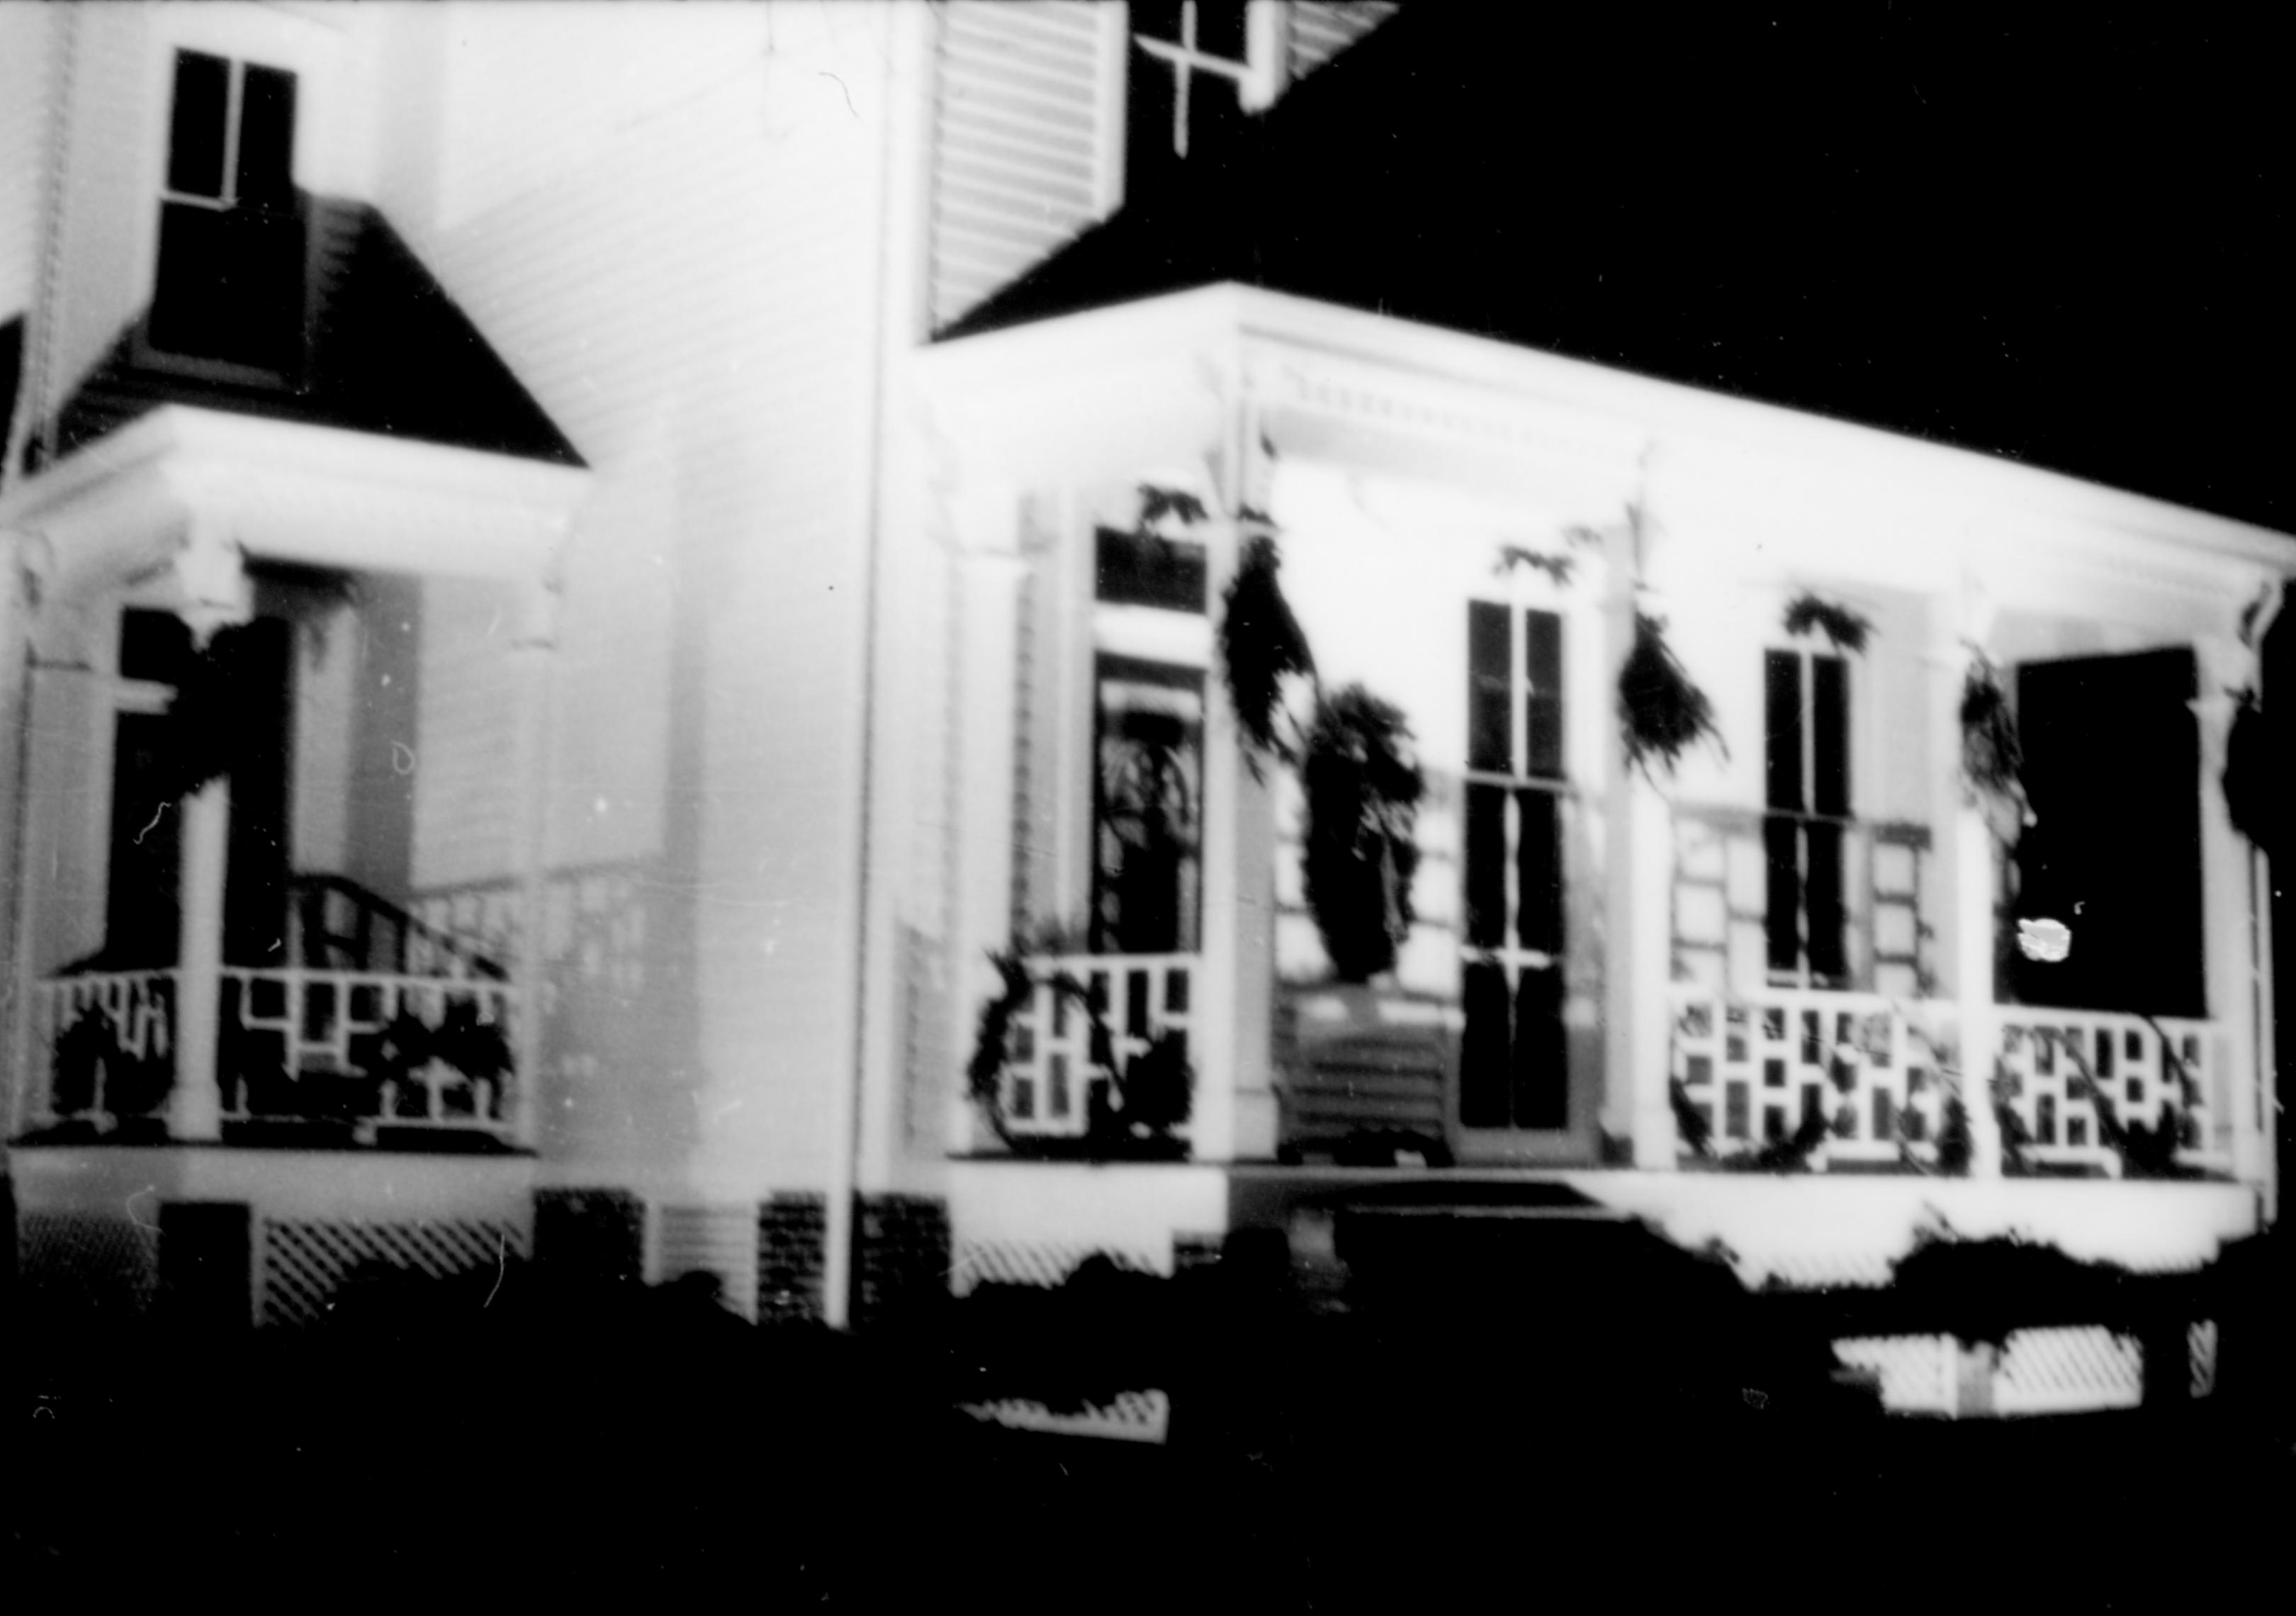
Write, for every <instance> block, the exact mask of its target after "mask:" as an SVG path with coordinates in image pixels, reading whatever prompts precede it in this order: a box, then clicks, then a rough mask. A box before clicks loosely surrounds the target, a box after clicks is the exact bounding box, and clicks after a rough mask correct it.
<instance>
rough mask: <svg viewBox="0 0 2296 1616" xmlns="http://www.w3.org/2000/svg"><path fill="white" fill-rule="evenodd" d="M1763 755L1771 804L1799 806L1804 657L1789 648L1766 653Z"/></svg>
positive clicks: (1763, 670) (1788, 806)
mask: <svg viewBox="0 0 2296 1616" xmlns="http://www.w3.org/2000/svg"><path fill="white" fill-rule="evenodd" d="M1762 691H1763V694H1762V702H1763V714H1764V727H1763V736H1764V739H1763V747H1764V751H1763V756H1764V759H1766V761H1767V777H1768V783H1769V805H1770V807H1772V808H1800V807H1801V806H1802V794H1801V659H1800V657H1798V656H1796V655H1794V654H1793V653H1792V652H1787V651H1771V652H1764V653H1763V657H1762Z"/></svg>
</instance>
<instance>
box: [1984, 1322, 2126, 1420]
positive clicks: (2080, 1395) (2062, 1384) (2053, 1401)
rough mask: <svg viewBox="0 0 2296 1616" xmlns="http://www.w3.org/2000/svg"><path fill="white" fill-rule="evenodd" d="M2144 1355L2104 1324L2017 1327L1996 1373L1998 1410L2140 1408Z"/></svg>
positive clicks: (2035, 1411)
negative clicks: (2057, 1327) (2035, 1328)
mask: <svg viewBox="0 0 2296 1616" xmlns="http://www.w3.org/2000/svg"><path fill="white" fill-rule="evenodd" d="M2143 1397H2144V1350H2143V1349H2141V1348H2140V1347H2138V1345H2137V1344H2136V1342H2135V1341H2130V1340H2128V1338H2127V1337H2125V1336H2118V1335H2115V1334H2114V1333H2112V1331H2110V1330H2107V1329H2105V1328H2103V1326H2102V1325H2080V1326H2077V1327H2074V1328H2071V1329H2051V1330H2019V1331H2015V1332H2013V1333H2012V1334H2011V1335H2010V1337H2009V1340H2008V1342H2007V1345H2006V1346H2005V1349H2004V1350H2003V1352H2002V1354H2001V1362H2000V1366H1999V1367H1998V1368H1997V1369H1996V1370H1995V1372H1994V1376H1993V1407H1994V1410H1995V1412H1996V1413H1998V1414H2069V1413H2072V1412H2075V1411H2077V1410H2086V1409H2094V1408H2134V1407H2136V1405H2137V1404H2138V1402H2139V1401H2141V1400H2142V1399H2143Z"/></svg>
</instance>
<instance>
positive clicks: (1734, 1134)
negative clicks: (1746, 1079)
mask: <svg viewBox="0 0 2296 1616" xmlns="http://www.w3.org/2000/svg"><path fill="white" fill-rule="evenodd" d="M1746 1107H1747V1094H1746V1086H1745V1085H1744V1084H1743V1083H1725V1084H1724V1085H1723V1086H1722V1136H1723V1137H1724V1138H1726V1139H1743V1138H1744V1137H1745V1136H1746Z"/></svg>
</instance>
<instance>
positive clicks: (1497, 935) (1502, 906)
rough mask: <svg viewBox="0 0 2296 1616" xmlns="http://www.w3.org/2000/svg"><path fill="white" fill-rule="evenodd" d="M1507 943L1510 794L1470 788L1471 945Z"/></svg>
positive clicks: (1482, 787)
mask: <svg viewBox="0 0 2296 1616" xmlns="http://www.w3.org/2000/svg"><path fill="white" fill-rule="evenodd" d="M1505 940H1506V792H1505V790H1504V789H1503V788H1502V787H1499V786H1496V785H1470V786H1469V787H1467V944H1468V946H1469V947H1474V948H1496V947H1498V946H1499V945H1500V944H1501V943H1503V942H1505Z"/></svg>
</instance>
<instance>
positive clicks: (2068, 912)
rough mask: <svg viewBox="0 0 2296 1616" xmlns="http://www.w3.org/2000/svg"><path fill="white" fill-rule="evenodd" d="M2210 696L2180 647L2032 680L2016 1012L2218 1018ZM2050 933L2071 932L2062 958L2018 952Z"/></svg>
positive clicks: (2013, 949) (2012, 935) (2020, 691)
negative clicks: (2206, 915) (2203, 815)
mask: <svg viewBox="0 0 2296 1616" xmlns="http://www.w3.org/2000/svg"><path fill="white" fill-rule="evenodd" d="M2195 688H2196V681H2195V678H2194V665H2193V655H2192V652H2189V651H2185V650H2181V649H2179V650H2171V651H2154V652H2143V653H2141V654H2138V655H2134V656H2112V657H2082V658H2079V659H2075V660H2065V661H2054V662H2030V663H2027V664H2025V665H2023V666H2022V667H2021V668H2020V669H2018V670H2017V727H2018V734H2019V737H2020V739H2021V741H2022V742H2023V745H2024V750H2025V767H2024V779H2025V789H2026V792H2027V794H2028V795H2029V796H2030V799H2031V800H2032V808H2033V813H2034V816H2035V820H2034V823H2033V824H2030V825H2029V826H2027V827H2026V829H2025V831H2024V833H2023V834H2022V835H2021V837H2020V839H2019V841H2018V845H2017V852H2016V859H2015V867H2016V877H2017V879H2016V893H2015V897H2014V898H2013V900H2012V903H2011V912H2010V925H2009V927H2008V929H2007V931H2008V940H2009V942H2010V944H2011V946H2010V947H2008V948H2007V949H2006V950H2005V955H2006V966H2005V979H2006V980H2005V982H2004V983H2003V986H2004V987H2005V988H2006V989H2007V993H2008V996H2009V997H2013V998H2014V999H2015V1000H2016V1001H2017V1002H2019V1003H2021V1004H2027V1005H2052V1006H2061V1007H2063V1008H2066V1009H2074V1010H2119V1011H2127V1012H2133V1013H2144V1014H2148V1015H2172V1016H2190V1017H2195V1018H2197V1017H2200V1016H2202V1015H2204V1014H2206V1013H2207V1011H2206V1005H2207V996H2206V991H2205V988H2204V982H2205V980H2206V979H2205V974H2204V971H2203V960H2202V923H2201V820H2200V732H2199V727H2198V725H2197V722H2196V721H2195V719H2194V715H2193V710H2192V707H2191V705H2190V703H2191V702H2192V701H2193V698H2194V691H2195ZM2049 921H2054V922H2055V923H2058V924H2060V925H2062V926H2063V927H2064V928H2065V929H2066V931H2065V935H2066V937H2067V938H2068V939H2069V941H2068V946H2067V947H2065V948H2064V949H2063V956H2062V958H2051V957H2048V956H2049V955H2051V954H2054V952H2055V950H2054V949H2037V950H2035V951H2034V952H2032V953H2030V954H2029V953H2028V952H2027V951H2026V950H2025V949H2024V948H2022V947H2018V946H2016V939H2017V937H2018V933H2019V927H2018V923H2019V922H2025V923H2031V925H2032V926H2038V925H2039V924H2040V923H2044V922H2049ZM2028 930H2030V927H2029V928H2028Z"/></svg>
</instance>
